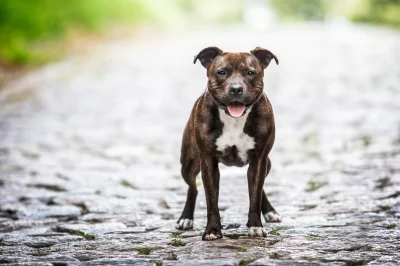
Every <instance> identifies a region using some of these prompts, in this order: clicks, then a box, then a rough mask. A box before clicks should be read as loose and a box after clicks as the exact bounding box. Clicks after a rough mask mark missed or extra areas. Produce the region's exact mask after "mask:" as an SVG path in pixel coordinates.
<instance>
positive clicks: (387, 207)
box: [378, 205, 392, 211]
mask: <svg viewBox="0 0 400 266" xmlns="http://www.w3.org/2000/svg"><path fill="white" fill-rule="evenodd" d="M378 208H379V209H380V210H381V211H389V210H390V209H391V208H392V207H390V206H389V205H379V206H378Z"/></svg>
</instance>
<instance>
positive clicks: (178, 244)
mask: <svg viewBox="0 0 400 266" xmlns="http://www.w3.org/2000/svg"><path fill="white" fill-rule="evenodd" d="M171 245H172V246H174V247H184V246H185V245H186V244H185V243H183V242H182V240H181V237H180V236H176V237H174V238H173V239H172V240H171Z"/></svg>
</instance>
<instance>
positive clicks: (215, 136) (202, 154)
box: [177, 47, 281, 240]
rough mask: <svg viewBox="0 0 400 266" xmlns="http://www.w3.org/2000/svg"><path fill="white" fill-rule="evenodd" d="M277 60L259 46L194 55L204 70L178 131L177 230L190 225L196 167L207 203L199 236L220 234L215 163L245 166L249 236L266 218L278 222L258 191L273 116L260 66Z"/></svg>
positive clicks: (272, 135)
mask: <svg viewBox="0 0 400 266" xmlns="http://www.w3.org/2000/svg"><path fill="white" fill-rule="evenodd" d="M272 59H274V60H275V62H276V64H278V58H277V57H276V56H275V55H274V54H273V53H271V52H270V51H268V50H267V49H263V48H260V47H257V48H255V49H254V50H252V51H251V52H250V53H227V52H223V51H222V50H220V49H219V48H217V47H208V48H205V49H204V50H202V51H201V52H200V53H199V54H198V55H197V56H195V58H194V63H196V61H197V60H199V61H200V63H201V64H202V65H203V66H204V67H205V68H206V69H207V76H208V85H207V90H206V91H205V92H204V94H203V95H201V96H200V98H199V99H197V101H196V103H195V104H194V107H193V110H192V113H191V115H190V119H189V121H188V123H187V125H186V128H185V132H184V134H183V140H182V149H181V164H182V177H183V179H184V180H185V182H186V183H187V184H188V185H189V189H188V193H187V200H186V205H185V208H184V209H183V212H182V215H181V217H180V218H179V220H178V224H177V228H178V229H183V230H187V229H191V228H193V213H194V209H195V205H196V197H197V188H196V176H197V175H198V173H199V171H201V176H202V179H203V184H204V190H205V193H206V201H207V227H206V230H205V232H204V234H203V240H214V239H217V238H221V237H222V233H221V218H220V215H219V209H218V194H219V178H220V174H219V169H218V163H223V164H225V165H228V166H240V167H241V166H245V165H247V164H249V168H248V170H247V180H248V189H249V198H250V208H249V214H248V222H247V226H248V227H249V228H250V229H249V235H250V236H266V234H267V232H266V230H265V229H264V228H263V225H262V222H261V213H262V214H263V216H264V218H265V220H266V221H267V222H280V221H281V218H280V216H279V214H278V213H277V212H276V211H275V209H274V208H273V207H272V205H271V203H270V202H269V201H268V198H267V196H266V194H265V192H264V190H263V185H264V180H265V177H266V176H267V175H268V173H269V171H270V170H271V161H270V159H269V158H268V154H269V152H270V151H271V149H272V145H273V144H274V139H275V123H274V114H273V111H272V107H271V104H270V102H269V100H268V98H267V96H266V95H265V93H264V92H263V88H264V82H263V77H264V69H265V68H266V67H267V66H268V65H269V63H270V62H271V60H272Z"/></svg>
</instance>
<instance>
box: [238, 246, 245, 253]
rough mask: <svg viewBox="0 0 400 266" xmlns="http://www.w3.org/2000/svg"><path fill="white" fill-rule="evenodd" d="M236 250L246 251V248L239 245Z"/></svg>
mask: <svg viewBox="0 0 400 266" xmlns="http://www.w3.org/2000/svg"><path fill="white" fill-rule="evenodd" d="M238 251H239V252H246V251H247V249H246V248H244V247H239V248H238Z"/></svg>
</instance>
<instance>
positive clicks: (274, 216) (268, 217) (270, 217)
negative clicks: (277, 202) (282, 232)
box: [264, 212, 282, 223]
mask: <svg viewBox="0 0 400 266" xmlns="http://www.w3.org/2000/svg"><path fill="white" fill-rule="evenodd" d="M264 218H265V221H266V222H267V223H277V222H280V221H281V220H282V219H281V216H280V215H279V214H278V213H277V212H267V213H266V214H264Z"/></svg>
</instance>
